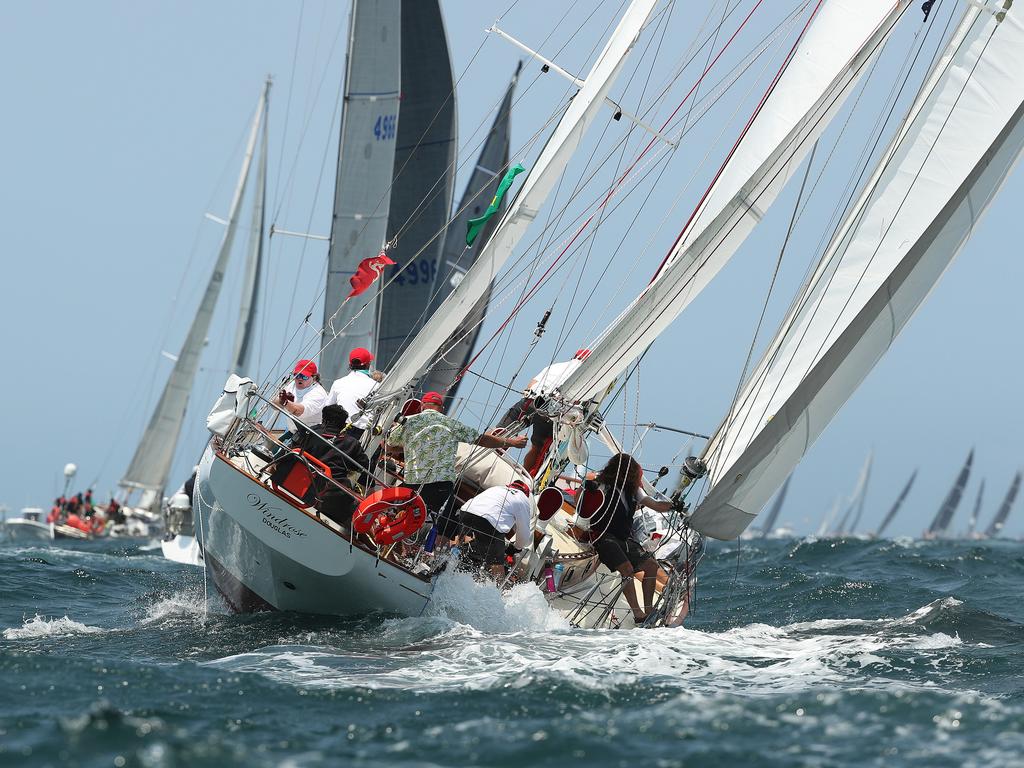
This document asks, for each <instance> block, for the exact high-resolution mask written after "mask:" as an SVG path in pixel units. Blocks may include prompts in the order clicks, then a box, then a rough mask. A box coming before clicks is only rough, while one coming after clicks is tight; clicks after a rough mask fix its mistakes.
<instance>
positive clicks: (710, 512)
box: [692, 3, 1024, 539]
mask: <svg viewBox="0 0 1024 768" xmlns="http://www.w3.org/2000/svg"><path fill="white" fill-rule="evenodd" d="M1022 11H1024V9H1017V8H1011V9H1009V10H1008V11H1007V10H1003V9H1002V8H1001V5H1000V7H996V6H994V5H992V4H991V3H989V4H986V7H985V8H984V9H982V8H978V7H976V6H972V7H969V8H968V9H967V10H966V12H965V15H964V18H963V20H962V21H961V23H960V25H959V26H958V28H957V30H956V32H955V33H954V35H953V37H952V39H951V42H950V44H949V46H948V47H947V49H946V51H945V52H944V54H943V56H942V57H941V59H940V60H939V61H938V62H937V64H936V66H935V67H934V68H933V70H932V72H931V73H930V74H929V77H928V79H927V81H926V83H925V85H924V87H923V88H922V90H921V92H920V93H919V95H918V97H917V99H916V100H915V103H914V105H913V107H912V108H911V111H910V112H909V114H908V116H907V119H906V120H905V121H904V123H903V125H902V127H901V129H900V131H899V132H898V133H897V136H896V138H895V139H894V140H893V143H892V144H891V146H890V147H889V148H888V149H887V150H886V153H885V154H884V156H883V158H882V161H881V163H880V164H879V166H878V168H877V169H876V171H875V172H874V174H873V176H872V178H871V180H870V182H869V183H868V184H867V186H866V187H865V189H864V190H863V192H862V193H861V196H860V198H859V200H858V201H857V203H856V205H855V206H854V207H853V208H852V209H851V211H850V213H849V215H848V216H847V218H846V219H845V220H844V223H843V224H842V226H841V227H840V228H839V230H838V231H837V234H836V237H835V238H834V239H833V241H832V243H831V244H830V246H829V248H828V249H827V250H826V252H825V255H824V257H823V258H822V260H821V262H820V263H819V265H818V267H817V269H816V271H815V274H814V275H813V276H812V279H811V281H810V282H809V284H808V286H807V287H806V288H805V290H804V291H803V292H802V294H801V296H800V298H799V300H798V302H797V303H796V305H795V307H794V310H793V312H792V313H791V314H790V316H789V317H788V318H787V319H786V321H785V322H784V323H783V325H782V327H781V329H780V331H779V332H778V334H777V335H776V337H775V339H774V340H773V341H772V343H771V345H770V346H769V348H768V350H767V352H766V354H765V356H764V357H763V358H762V359H761V361H760V363H759V364H758V366H757V368H756V369H755V371H754V374H753V375H752V376H751V378H750V379H749V380H748V382H747V383H746V384H745V385H744V388H743V390H742V392H741V394H740V396H739V398H738V399H737V402H736V405H735V407H734V408H733V409H732V411H731V412H730V413H729V415H728V417H727V418H726V419H725V421H724V423H723V425H722V426H721V427H720V428H719V430H718V431H717V432H716V434H715V435H714V437H713V439H712V440H711V442H710V443H709V445H708V447H707V449H706V451H705V458H706V460H707V462H708V466H709V469H710V476H711V482H712V486H711V489H710V492H709V493H708V496H707V497H706V498H705V499H704V501H703V503H702V504H700V506H699V507H698V508H697V509H696V511H695V513H694V515H693V518H692V524H693V525H694V527H695V528H696V529H697V530H698V531H701V532H702V533H705V534H707V535H709V536H713V537H715V538H720V539H730V538H733V537H735V536H737V535H739V534H740V533H741V532H742V531H743V530H744V528H746V527H747V525H748V524H749V522H750V521H751V520H752V519H753V517H754V515H755V514H756V512H757V510H759V509H760V508H761V506H762V505H763V504H764V501H765V500H766V499H768V498H769V497H770V496H771V494H772V493H773V492H774V491H775V489H776V488H778V486H779V484H780V483H781V482H782V480H783V478H784V477H785V476H786V475H787V474H789V472H790V470H791V469H792V468H793V467H794V466H795V465H796V463H797V462H798V461H799V460H800V458H801V457H802V456H803V454H804V453H805V452H806V451H807V449H808V448H809V447H810V445H811V444H812V443H813V442H814V440H815V439H816V438H817V436H818V435H819V434H821V431H822V430H823V429H824V428H825V426H826V425H827V424H828V423H829V421H830V420H831V419H832V417H833V416H834V415H835V413H836V412H837V411H838V410H839V408H840V407H841V406H842V404H843V403H845V402H846V400H847V398H848V397H849V396H850V394H851V393H852V392H853V391H854V390H855V389H856V387H857V386H858V385H859V384H860V382H861V381H862V380H863V379H864V377H865V376H867V374H868V372H869V371H870V370H871V368H872V367H873V366H874V365H875V363H876V362H877V361H878V360H879V358H880V357H881V356H882V354H884V352H885V351H886V350H887V349H888V347H889V345H890V344H891V343H892V341H893V339H894V338H895V336H896V334H897V333H898V332H899V331H900V329H901V328H903V326H904V325H905V324H906V322H907V320H909V319H910V317H911V316H912V314H913V313H914V311H915V310H916V309H917V307H918V305H919V304H920V303H921V301H923V300H924V298H925V296H927V294H928V292H929V291H930V290H931V289H932V287H933V286H934V285H935V283H936V282H937V281H938V279H939V277H940V276H941V275H942V272H943V270H945V269H946V267H947V266H948V265H949V263H950V261H951V260H952V259H953V257H954V256H955V255H956V254H957V252H958V251H959V250H960V248H961V246H962V245H963V243H964V242H965V241H966V240H967V238H968V237H969V236H970V234H971V232H972V231H973V229H974V226H975V224H976V223H977V222H978V220H979V218H980V217H981V215H982V214H983V213H984V211H985V209H986V207H987V206H988V204H989V202H990V201H991V200H992V198H993V197H994V196H995V194H996V193H997V192H998V190H999V188H1000V186H1001V185H1002V183H1003V181H1004V180H1005V178H1006V175H1007V173H1008V172H1009V170H1010V168H1011V167H1012V166H1013V164H1014V162H1015V161H1016V160H1017V157H1018V155H1019V153H1020V151H1021V148H1022V146H1024V124H1022V120H1021V117H1022V114H1024V79H1022V78H1021V77H1020V73H1021V72H1024V27H1022V24H1021V12H1022Z"/></svg>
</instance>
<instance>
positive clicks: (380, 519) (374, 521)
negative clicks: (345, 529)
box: [352, 485, 427, 547]
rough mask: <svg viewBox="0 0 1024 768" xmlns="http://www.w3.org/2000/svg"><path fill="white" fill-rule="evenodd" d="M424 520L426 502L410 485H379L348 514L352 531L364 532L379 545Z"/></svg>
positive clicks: (412, 529)
mask: <svg viewBox="0 0 1024 768" xmlns="http://www.w3.org/2000/svg"><path fill="white" fill-rule="evenodd" d="M426 519H427V505H426V504H424V503H423V499H422V498H420V495H419V494H418V493H416V492H415V491H414V490H412V489H411V488H405V487H404V486H400V485H399V486H394V487H390V488H380V489H378V490H376V491H374V492H373V493H371V494H370V495H369V496H367V497H366V498H365V499H363V501H362V502H360V504H359V507H358V508H357V509H356V513H355V514H354V515H353V516H352V530H354V531H355V532H356V533H367V534H369V535H370V536H371V537H372V538H373V540H374V541H375V542H377V543H378V544H380V545H381V546H385V547H386V546H390V545H391V544H394V543H395V542H396V541H399V540H401V539H404V538H406V537H407V536H411V535H412V534H414V533H416V531H418V530H419V529H420V528H421V527H423V523H424V522H426Z"/></svg>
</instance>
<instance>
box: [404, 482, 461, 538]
mask: <svg viewBox="0 0 1024 768" xmlns="http://www.w3.org/2000/svg"><path fill="white" fill-rule="evenodd" d="M402 485H404V486H405V487H406V488H412V489H413V490H414V491H416V493H418V494H419V495H420V497H421V498H422V499H423V504H424V505H425V506H426V508H427V515H428V519H429V520H430V521H432V522H433V523H434V525H436V526H437V532H438V533H439V534H441V535H442V536H444V537H445V538H449V539H450V538H452V537H453V536H454V535H455V534H456V533H457V532H458V529H459V521H458V515H457V514H453V506H454V502H455V483H453V482H451V481H450V480H441V481H439V482H436V483H422V484H420V485H417V484H416V483H402Z"/></svg>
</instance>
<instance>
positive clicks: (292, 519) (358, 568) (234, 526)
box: [194, 447, 431, 616]
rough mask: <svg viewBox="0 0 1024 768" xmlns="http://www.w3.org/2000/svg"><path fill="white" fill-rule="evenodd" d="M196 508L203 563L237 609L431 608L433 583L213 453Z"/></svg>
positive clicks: (342, 611)
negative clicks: (370, 549)
mask: <svg viewBox="0 0 1024 768" xmlns="http://www.w3.org/2000/svg"><path fill="white" fill-rule="evenodd" d="M195 502H196V503H195V507H194V511H195V513H196V514H197V515H198V518H197V523H198V524H197V526H196V532H197V534H198V537H199V540H200V543H201V545H202V549H203V554H204V556H205V559H206V563H207V565H208V566H209V570H210V574H211V576H212V577H213V581H214V583H215V585H216V586H217V589H218V591H219V592H220V593H221V595H222V596H223V597H224V599H225V600H226V602H227V603H228V605H229V607H230V608H231V609H232V610H236V611H252V610H261V609H262V610H271V609H276V610H283V611H299V612H303V613H316V614H330V615H340V616H345V615H365V614H367V613H372V612H374V611H381V612H385V613H397V614H401V615H405V616H418V615H420V614H421V613H422V612H423V610H424V608H426V606H427V603H428V602H429V601H430V593H431V583H430V582H429V581H427V580H425V579H422V578H418V577H416V576H414V575H412V574H410V573H408V572H407V571H405V570H403V569H401V568H398V567H397V566H395V565H393V564H391V563H389V562H387V561H385V560H381V559H379V558H378V557H376V555H375V554H372V553H370V552H367V551H365V550H363V549H360V548H359V547H358V546H356V545H353V544H350V543H349V541H348V539H347V538H345V537H344V535H343V534H341V533H339V532H338V531H337V530H336V529H334V528H332V527H331V526H330V525H329V524H327V523H325V522H320V521H319V520H317V519H316V518H315V513H314V512H313V511H312V510H308V511H303V510H300V509H298V508H297V507H295V506H293V505H292V504H291V503H290V502H289V501H287V500H286V499H285V497H283V496H281V495H278V494H276V493H275V492H274V491H272V490H270V489H269V488H268V487H267V486H265V485H262V484H261V483H259V482H257V481H256V480H254V479H253V478H252V477H250V476H249V475H248V474H246V473H244V472H242V471H241V470H240V469H239V468H238V467H236V466H235V465H234V464H232V463H230V462H229V461H228V460H227V459H225V458H223V457H222V456H220V455H218V454H216V453H215V452H214V450H213V449H212V447H209V448H207V450H206V452H205V453H204V454H203V459H202V462H201V463H200V466H199V475H198V478H197V482H196V494H195Z"/></svg>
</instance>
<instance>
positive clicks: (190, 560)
mask: <svg viewBox="0 0 1024 768" xmlns="http://www.w3.org/2000/svg"><path fill="white" fill-rule="evenodd" d="M160 549H161V551H162V552H163V553H164V557H166V558H167V559H168V560H171V561H173V562H175V563H181V564H182V565H198V566H202V564H203V554H202V552H201V551H200V550H199V542H197V541H196V537H195V536H182V535H181V534H178V535H177V536H175V537H174V538H173V539H171V540H170V541H161V542H160Z"/></svg>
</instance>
